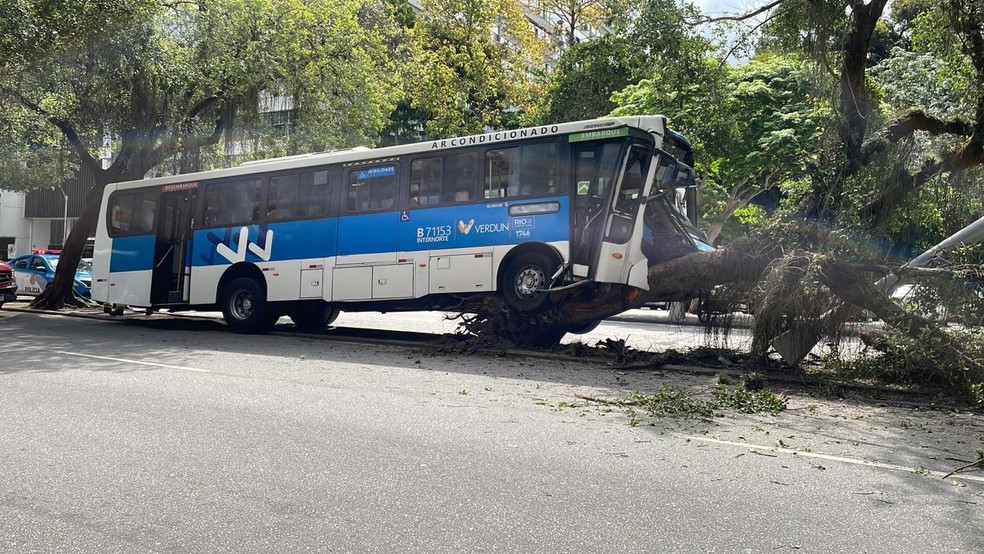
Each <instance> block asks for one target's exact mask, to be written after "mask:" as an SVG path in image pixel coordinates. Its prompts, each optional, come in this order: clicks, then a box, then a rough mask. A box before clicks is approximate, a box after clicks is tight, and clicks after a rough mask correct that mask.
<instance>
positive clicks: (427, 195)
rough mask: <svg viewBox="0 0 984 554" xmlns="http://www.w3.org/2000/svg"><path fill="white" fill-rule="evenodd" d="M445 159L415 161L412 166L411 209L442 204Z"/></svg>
mask: <svg viewBox="0 0 984 554" xmlns="http://www.w3.org/2000/svg"><path fill="white" fill-rule="evenodd" d="M442 160H443V158H425V159H422V160H414V161H413V162H411V164H410V207H411V208H413V207H416V206H430V205H433V204H440V203H441V163H442Z"/></svg>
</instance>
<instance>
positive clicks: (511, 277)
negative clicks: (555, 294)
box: [502, 252, 552, 312]
mask: <svg viewBox="0 0 984 554" xmlns="http://www.w3.org/2000/svg"><path fill="white" fill-rule="evenodd" d="M551 265H552V264H551V263H550V258H548V257H547V256H545V255H543V254H538V253H534V252H530V253H527V254H521V255H520V256H518V257H517V258H516V259H515V260H513V261H512V262H510V263H509V265H508V266H507V267H506V272H505V273H504V274H503V278H502V294H503V296H504V297H505V299H506V303H507V304H509V306H510V307H512V308H513V309H514V310H516V311H518V312H533V311H536V310H539V309H540V308H542V307H543V306H544V305H545V304H546V303H547V301H548V300H549V299H550V296H549V294H547V291H546V289H547V287H548V286H549V285H550V273H551V269H550V268H551Z"/></svg>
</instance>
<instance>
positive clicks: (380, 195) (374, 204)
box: [346, 165, 396, 212]
mask: <svg viewBox="0 0 984 554" xmlns="http://www.w3.org/2000/svg"><path fill="white" fill-rule="evenodd" d="M395 205H396V166H395V165H383V166H376V167H370V168H366V169H354V170H351V171H349V178H348V195H347V201H346V209H347V210H348V211H350V212H361V211H374V210H386V209H390V208H392V207H394V206H395Z"/></svg>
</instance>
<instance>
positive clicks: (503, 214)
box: [151, 197, 570, 266]
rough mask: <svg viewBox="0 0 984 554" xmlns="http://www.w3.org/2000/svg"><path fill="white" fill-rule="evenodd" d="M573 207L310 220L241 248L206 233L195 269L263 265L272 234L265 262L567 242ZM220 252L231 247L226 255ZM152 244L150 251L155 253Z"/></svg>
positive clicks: (273, 227)
mask: <svg viewBox="0 0 984 554" xmlns="http://www.w3.org/2000/svg"><path fill="white" fill-rule="evenodd" d="M543 202H555V203H557V204H558V205H559V206H560V209H559V210H558V211H557V212H556V213H549V214H542V213H540V214H535V215H522V216H510V215H509V207H508V205H509V204H526V203H543ZM569 206H570V201H569V199H568V198H567V197H553V198H542V199H539V198H538V199H536V200H530V201H521V202H516V201H515V200H510V201H509V202H508V203H507V202H506V201H501V202H488V203H485V204H468V205H459V206H440V207H435V208H416V209H413V210H408V211H405V212H380V213H372V214H359V215H346V216H343V217H340V218H337V219H311V220H305V221H291V222H285V223H269V224H266V225H250V226H246V229H247V234H246V241H247V243H251V244H252V247H250V246H249V244H247V245H240V244H239V237H240V233H241V231H240V229H242V228H243V227H231V228H228V229H206V230H199V231H196V232H195V240H194V246H193V255H192V265H194V266H206V265H223V264H229V263H232V260H230V259H229V257H232V258H233V259H238V258H237V256H244V259H245V261H247V262H253V263H258V262H261V261H263V258H261V257H260V256H259V255H258V254H256V252H255V251H254V250H256V251H260V252H261V253H264V254H265V253H266V252H267V248H268V245H267V244H266V237H267V231H272V232H273V235H272V237H273V241H272V244H271V245H269V255H270V258H269V260H267V261H278V260H296V259H304V258H327V257H332V256H350V255H357V254H379V253H388V252H392V253H393V254H394V256H395V255H396V253H397V252H412V251H418V250H445V249H451V248H484V247H491V246H494V245H509V244H521V243H524V242H555V241H563V240H568V238H569V226H570V213H569ZM219 244H224V245H225V246H226V248H225V249H223V252H224V254H223V253H221V252H219V251H218V250H217V247H218V245H219ZM152 247H153V244H151V248H152Z"/></svg>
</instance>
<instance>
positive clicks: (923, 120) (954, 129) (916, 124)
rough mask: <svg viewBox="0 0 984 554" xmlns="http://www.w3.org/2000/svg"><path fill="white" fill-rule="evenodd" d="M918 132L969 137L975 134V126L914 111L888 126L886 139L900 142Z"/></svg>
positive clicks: (921, 111)
mask: <svg viewBox="0 0 984 554" xmlns="http://www.w3.org/2000/svg"><path fill="white" fill-rule="evenodd" d="M916 131H925V132H927V133H929V134H930V135H933V136H938V135H961V136H966V137H969V136H971V135H972V134H973V133H974V126H973V125H971V124H970V123H968V122H966V121H962V120H959V119H951V120H945V119H940V118H938V117H933V116H931V115H929V114H927V113H926V112H925V111H923V110H912V111H910V112H909V113H907V114H905V115H904V116H902V117H901V118H900V119H898V120H897V121H895V122H893V123H891V124H890V125H889V126H888V132H887V133H886V134H885V136H886V138H887V139H888V140H890V141H892V142H899V141H900V140H902V139H903V138H906V137H910V136H912V135H913V133H915V132H916Z"/></svg>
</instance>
